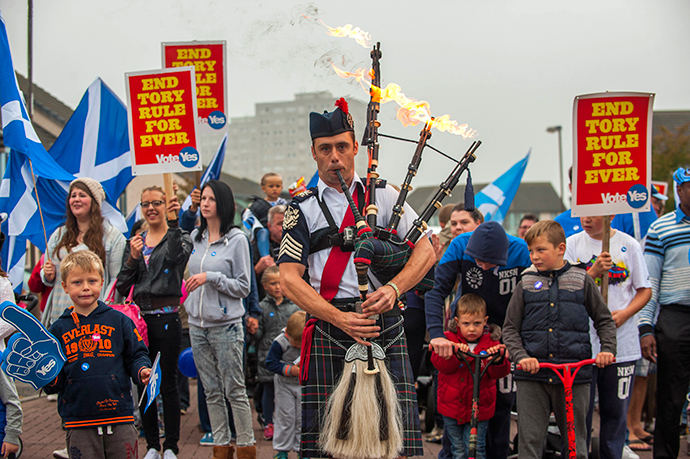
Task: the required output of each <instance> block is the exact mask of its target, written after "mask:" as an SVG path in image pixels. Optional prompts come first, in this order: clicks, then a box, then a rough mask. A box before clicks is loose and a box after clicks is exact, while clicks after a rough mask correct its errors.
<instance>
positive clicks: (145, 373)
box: [139, 368, 151, 386]
mask: <svg viewBox="0 0 690 459" xmlns="http://www.w3.org/2000/svg"><path fill="white" fill-rule="evenodd" d="M150 377H151V369H150V368H144V369H142V370H141V373H140V374H139V379H141V383H142V384H143V385H144V386H145V385H147V384H148V383H149V378H150Z"/></svg>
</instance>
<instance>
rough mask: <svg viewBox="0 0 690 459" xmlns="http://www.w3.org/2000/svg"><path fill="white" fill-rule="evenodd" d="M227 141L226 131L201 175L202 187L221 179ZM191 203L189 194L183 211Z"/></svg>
mask: <svg viewBox="0 0 690 459" xmlns="http://www.w3.org/2000/svg"><path fill="white" fill-rule="evenodd" d="M227 141H228V133H227V132H226V133H225V135H224V136H223V140H221V142H220V145H219V146H218V150H217V151H216V154H215V155H213V159H212V160H211V162H210V163H209V165H208V166H207V167H206V170H205V171H204V173H203V174H202V175H201V181H200V184H201V186H202V187H203V186H204V185H205V184H206V182H208V181H209V180H218V179H220V173H221V171H222V169H223V161H225V147H226V144H227ZM191 205H192V197H191V196H187V199H185V200H184V202H183V203H182V211H183V212H184V211H185V210H187V209H189V206H191ZM135 221H136V220H135ZM127 224H129V218H128V221H127ZM130 228H132V227H131V226H130Z"/></svg>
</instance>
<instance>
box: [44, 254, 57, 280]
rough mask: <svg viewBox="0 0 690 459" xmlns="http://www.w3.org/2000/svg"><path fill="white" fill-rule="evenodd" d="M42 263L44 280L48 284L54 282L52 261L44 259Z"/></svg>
mask: <svg viewBox="0 0 690 459" xmlns="http://www.w3.org/2000/svg"><path fill="white" fill-rule="evenodd" d="M44 260H45V261H44V262H43V274H44V275H45V277H46V280H47V281H48V282H53V281H54V280H55V265H54V264H53V261H52V260H51V259H50V258H48V257H45V258H44Z"/></svg>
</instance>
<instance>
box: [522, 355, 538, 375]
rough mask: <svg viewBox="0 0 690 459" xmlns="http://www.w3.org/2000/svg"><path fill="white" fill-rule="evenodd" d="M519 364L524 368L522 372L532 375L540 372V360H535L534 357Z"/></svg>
mask: <svg viewBox="0 0 690 459" xmlns="http://www.w3.org/2000/svg"><path fill="white" fill-rule="evenodd" d="M519 363H520V366H521V367H522V371H526V372H527V373H532V374H535V373H537V372H538V371H539V360H537V359H535V358H534V357H528V358H526V359H522V360H520V362H519Z"/></svg>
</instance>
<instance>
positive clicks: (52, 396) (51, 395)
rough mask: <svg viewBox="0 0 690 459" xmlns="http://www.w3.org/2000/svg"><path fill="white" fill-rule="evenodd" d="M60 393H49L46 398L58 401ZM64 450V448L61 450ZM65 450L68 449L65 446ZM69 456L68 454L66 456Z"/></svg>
mask: <svg viewBox="0 0 690 459" xmlns="http://www.w3.org/2000/svg"><path fill="white" fill-rule="evenodd" d="M57 398H58V394H49V395H48V396H47V397H46V399H48V401H49V402H57ZM59 451H62V450H59ZM65 451H67V448H65ZM65 457H67V456H65Z"/></svg>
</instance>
